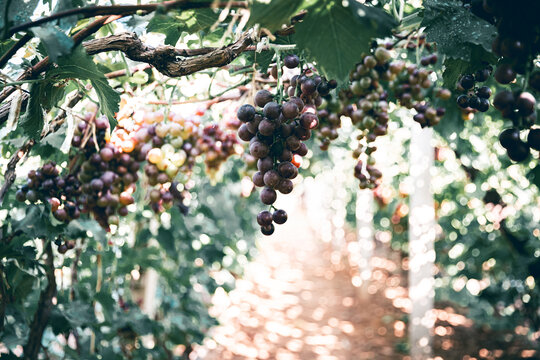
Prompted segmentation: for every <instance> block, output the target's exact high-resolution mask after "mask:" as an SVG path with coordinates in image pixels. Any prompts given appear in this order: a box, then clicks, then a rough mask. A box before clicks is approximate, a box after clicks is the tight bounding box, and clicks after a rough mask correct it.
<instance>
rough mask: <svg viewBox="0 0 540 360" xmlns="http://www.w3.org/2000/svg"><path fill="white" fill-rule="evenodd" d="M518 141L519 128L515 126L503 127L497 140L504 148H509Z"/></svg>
mask: <svg viewBox="0 0 540 360" xmlns="http://www.w3.org/2000/svg"><path fill="white" fill-rule="evenodd" d="M519 141H521V140H520V138H519V130H518V129H515V128H509V129H505V130H503V131H502V132H501V133H500V135H499V142H500V143H501V146H502V147H503V148H505V149H508V148H510V147H511V146H513V145H514V144H515V143H517V142H519Z"/></svg>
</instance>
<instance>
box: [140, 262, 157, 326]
mask: <svg viewBox="0 0 540 360" xmlns="http://www.w3.org/2000/svg"><path fill="white" fill-rule="evenodd" d="M158 281H159V276H158V273H157V272H156V270H154V269H152V268H148V269H146V271H145V274H144V280H143V284H144V293H143V303H142V311H143V313H145V314H146V315H148V317H149V318H151V319H153V318H154V317H155V315H156V308H157V302H156V293H157V286H158Z"/></svg>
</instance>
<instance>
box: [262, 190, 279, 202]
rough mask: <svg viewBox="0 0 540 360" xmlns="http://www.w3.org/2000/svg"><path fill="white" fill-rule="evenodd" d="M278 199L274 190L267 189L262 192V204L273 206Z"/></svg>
mask: <svg viewBox="0 0 540 360" xmlns="http://www.w3.org/2000/svg"><path fill="white" fill-rule="evenodd" d="M276 198H277V194H276V191H275V190H274V189H272V188H269V187H265V188H264V189H262V191H261V202H262V203H263V204H265V205H272V204H273V203H274V202H275V201H276Z"/></svg>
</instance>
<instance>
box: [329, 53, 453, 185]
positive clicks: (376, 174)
mask: <svg viewBox="0 0 540 360" xmlns="http://www.w3.org/2000/svg"><path fill="white" fill-rule="evenodd" d="M375 45H376V46H375V47H374V48H373V49H372V51H371V53H369V54H366V55H364V56H363V57H362V59H361V62H360V63H359V64H357V66H356V67H355V69H354V70H353V71H352V72H351V73H350V81H351V82H350V85H349V87H348V88H347V89H344V90H342V91H340V93H339V99H340V101H341V109H340V110H336V109H335V108H334V107H333V105H332V103H331V101H330V102H328V104H329V107H328V109H329V110H328V111H324V110H323V111H322V115H323V116H324V117H322V118H327V119H328V120H330V119H331V117H332V124H335V125H334V126H336V127H337V125H338V124H339V121H336V118H339V116H341V115H345V116H348V117H350V118H351V121H352V123H353V124H354V125H355V126H356V127H357V128H358V129H359V130H361V133H360V135H358V137H357V140H358V141H359V142H358V147H357V148H356V149H355V150H354V151H353V157H354V158H355V159H359V158H360V157H361V156H362V154H365V158H366V159H365V160H364V161H362V160H359V161H358V163H357V165H356V167H355V171H354V174H355V177H356V178H358V179H359V180H360V188H368V187H369V188H375V187H376V186H377V185H378V184H379V182H380V179H381V172H380V171H379V170H377V169H376V168H375V167H374V163H375V161H374V159H373V157H372V156H371V155H372V154H373V152H375V151H376V150H377V148H376V147H375V146H374V145H373V142H374V141H375V140H376V138H377V137H378V136H382V135H385V134H386V133H387V132H388V121H389V115H388V109H389V98H390V97H391V96H393V97H395V98H396V99H397V100H398V102H399V103H400V105H402V106H405V107H407V108H409V109H412V108H414V109H415V110H416V114H415V115H414V117H413V118H414V120H415V121H416V122H418V123H419V124H420V125H421V126H422V127H426V126H434V125H436V124H438V123H439V122H440V120H441V117H442V116H443V115H444V113H445V109H444V108H442V107H439V108H436V107H434V106H433V105H431V104H430V103H429V102H427V101H425V98H426V97H427V96H430V95H432V94H434V95H435V96H436V97H439V98H441V99H443V100H448V99H449V98H450V97H451V93H450V91H449V90H447V89H437V90H435V89H434V84H433V83H432V81H431V79H430V75H431V73H432V70H429V69H426V68H423V66H429V65H433V64H435V63H436V62H437V55H436V54H428V55H426V56H424V57H422V58H421V60H420V64H421V66H417V65H415V64H407V63H406V62H405V61H402V60H393V58H394V56H393V54H392V51H391V48H392V46H393V44H389V45H377V44H375ZM415 46H416V45H415ZM424 46H426V48H427V44H424ZM329 122H330V121H329ZM321 130H322V129H321ZM327 131H328V130H327ZM325 135H326V134H325ZM323 138H325V139H324V140H326V139H328V138H329V137H325V136H323ZM324 140H323V141H324ZM327 144H328V142H326V143H323V145H324V148H327Z"/></svg>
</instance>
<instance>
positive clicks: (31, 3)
mask: <svg viewBox="0 0 540 360" xmlns="http://www.w3.org/2000/svg"><path fill="white" fill-rule="evenodd" d="M38 4H39V0H26V1H20V0H18V1H17V0H0V9H1V12H0V13H1V16H0V31H2V32H4V31H6V30H7V29H6V27H8V26H14V25H19V24H22V23H24V22H27V21H29V20H30V17H31V16H32V15H33V14H34V10H35V9H36V7H37V6H38ZM5 14H7V16H6V15H5ZM5 20H7V24H6V21H5Z"/></svg>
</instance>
